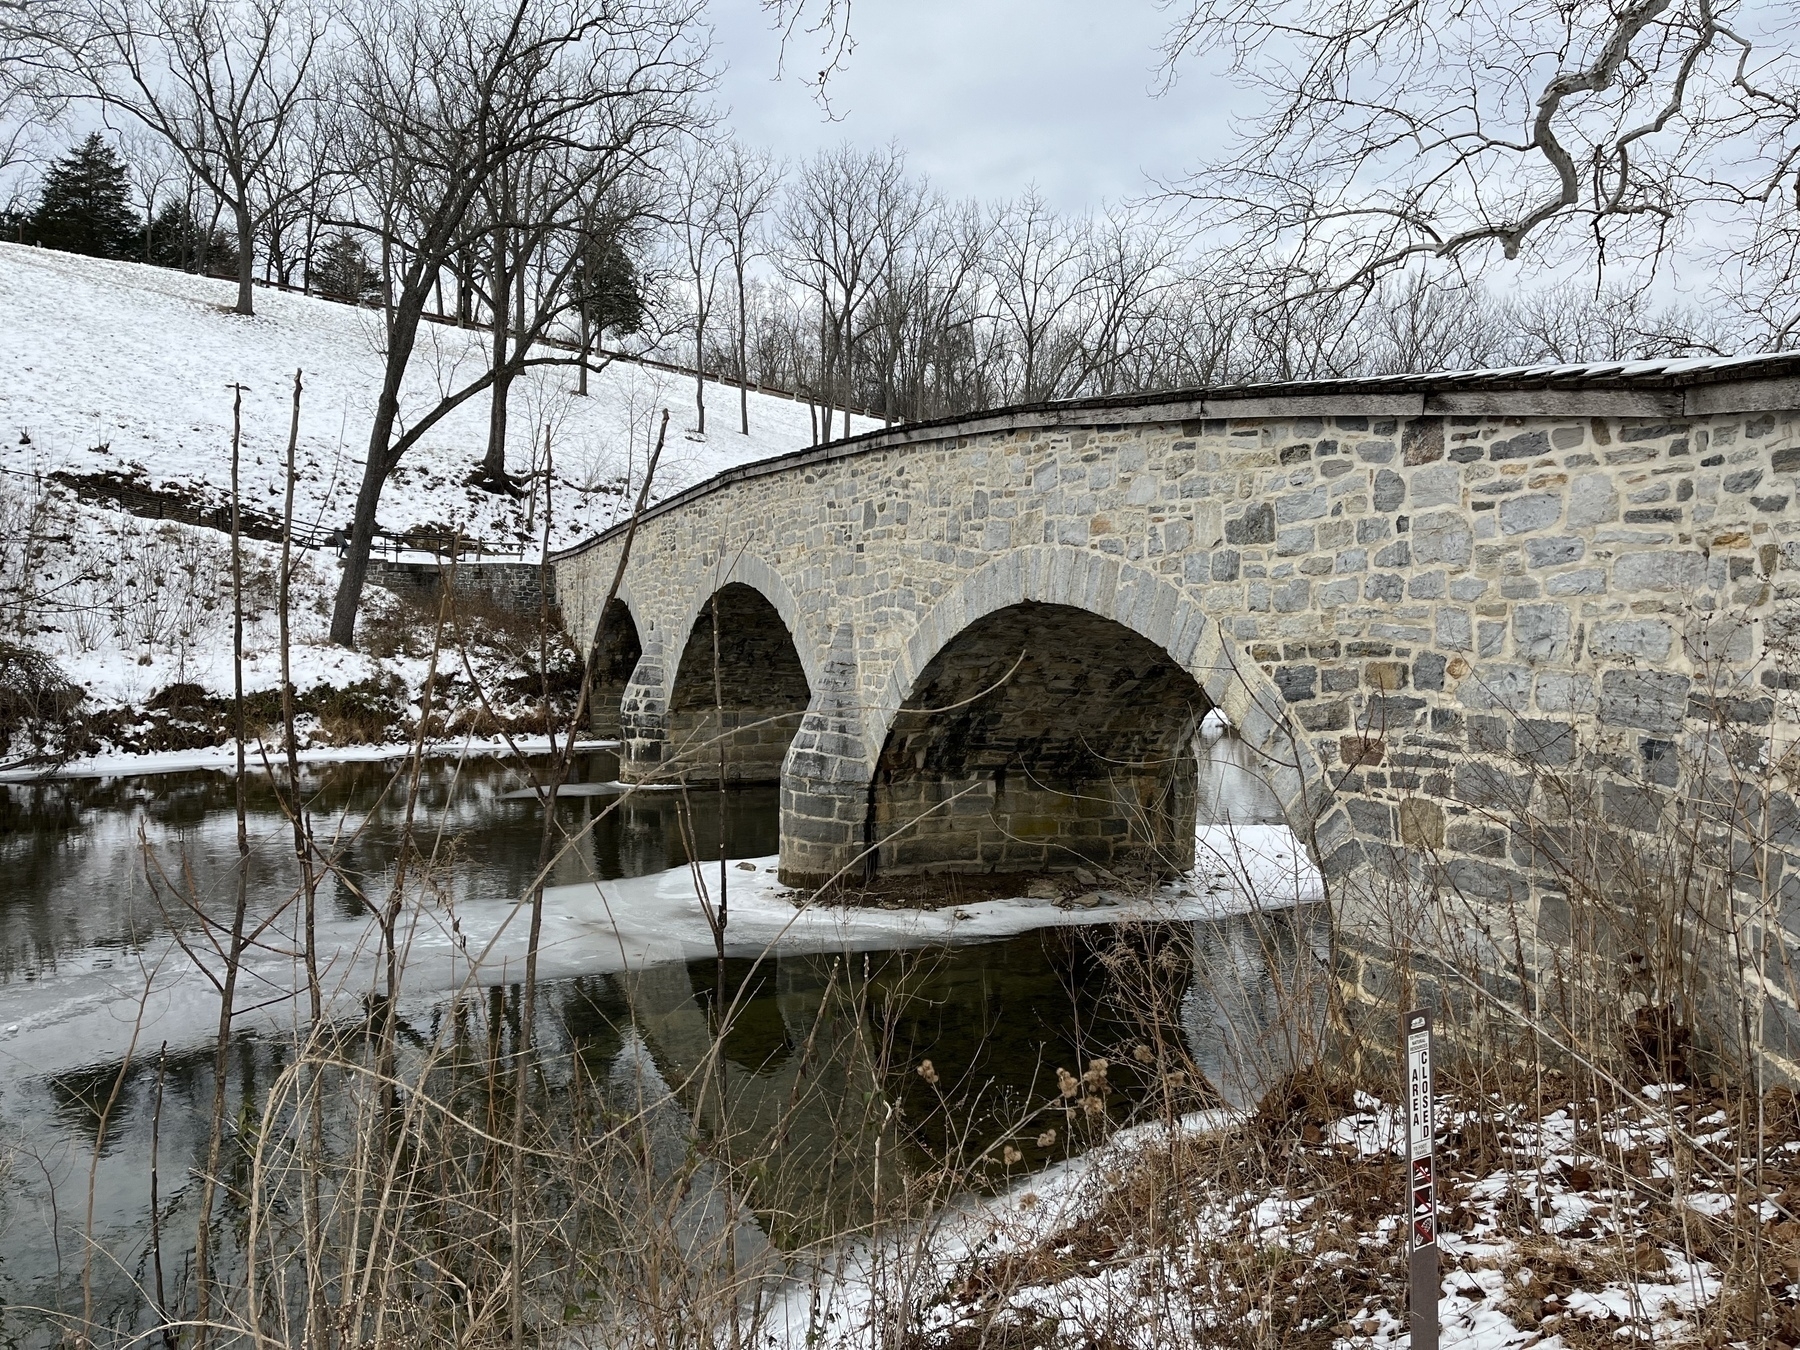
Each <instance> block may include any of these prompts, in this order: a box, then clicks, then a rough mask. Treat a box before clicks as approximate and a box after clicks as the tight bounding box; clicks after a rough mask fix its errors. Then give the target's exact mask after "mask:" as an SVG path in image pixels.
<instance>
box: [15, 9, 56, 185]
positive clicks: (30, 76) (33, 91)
mask: <svg viewBox="0 0 1800 1350" xmlns="http://www.w3.org/2000/svg"><path fill="white" fill-rule="evenodd" d="M59 18H60V16H59V15H57V14H54V13H52V12H51V11H50V10H49V9H48V7H47V6H44V5H38V4H33V3H31V0H0V181H3V180H4V178H5V177H7V176H8V174H7V171H8V170H10V169H13V168H15V167H16V166H19V165H23V164H29V163H31V162H32V161H33V160H34V159H35V158H36V157H37V155H38V153H39V151H40V150H41V149H42V148H43V133H44V131H45V129H46V128H47V127H49V126H50V125H51V124H53V123H54V122H55V121H56V120H57V119H59V118H60V117H61V115H62V113H63V111H64V107H65V105H66V103H67V91H68V86H69V83H70V82H69V80H68V79H67V76H66V71H65V70H64V66H63V63H62V62H61V61H60V60H58V53H59V52H60V50H61V47H62V43H61V41H60V37H61V30H60V24H59V22H58V20H59Z"/></svg>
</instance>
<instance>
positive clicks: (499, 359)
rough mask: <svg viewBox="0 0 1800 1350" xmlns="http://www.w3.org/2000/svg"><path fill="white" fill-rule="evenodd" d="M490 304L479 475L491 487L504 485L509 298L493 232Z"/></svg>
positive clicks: (502, 252) (501, 250) (502, 241)
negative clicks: (489, 378)
mask: <svg viewBox="0 0 1800 1350" xmlns="http://www.w3.org/2000/svg"><path fill="white" fill-rule="evenodd" d="M493 278H494V279H493V301H494V314H493V320H494V370H495V372H496V373H495V376H494V390H493V400H492V402H491V403H490V404H489V405H488V443H487V456H486V458H484V459H483V460H482V461H481V476H482V477H483V478H484V479H486V480H487V481H488V483H490V484H491V485H493V486H494V487H501V486H504V485H505V483H506V396H507V394H508V393H509V392H510V390H511V385H512V380H511V379H510V378H509V377H506V376H502V375H500V374H499V373H498V372H499V371H500V369H501V367H502V366H504V365H505V364H506V340H507V334H508V331H509V315H508V313H507V308H508V302H509V300H510V298H511V296H512V284H511V278H510V277H508V276H507V272H506V231H505V230H504V229H500V230H496V231H495V232H494V255H493Z"/></svg>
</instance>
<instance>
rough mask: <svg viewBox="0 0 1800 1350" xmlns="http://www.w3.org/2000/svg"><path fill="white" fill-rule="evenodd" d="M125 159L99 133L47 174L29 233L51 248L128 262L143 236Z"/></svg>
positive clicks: (60, 161)
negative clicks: (132, 196)
mask: <svg viewBox="0 0 1800 1350" xmlns="http://www.w3.org/2000/svg"><path fill="white" fill-rule="evenodd" d="M139 230H140V224H139V221H138V215H137V212H136V211H135V210H133V209H132V206H131V180H130V177H129V175H128V174H127V172H126V168H125V161H124V160H122V159H120V158H119V156H118V154H117V153H116V152H115V151H114V150H113V148H112V147H111V146H110V145H108V144H107V143H106V142H105V141H104V140H102V139H101V137H100V133H99V132H94V133H93V134H92V135H90V136H89V137H88V138H87V139H86V140H85V141H83V142H82V143H81V144H80V145H78V146H76V147H75V149H74V150H72V151H70V152H69V154H67V155H66V156H64V157H63V158H62V159H59V160H57V161H56V162H55V163H54V164H52V165H51V166H50V170H49V172H48V173H46V174H45V175H44V188H43V193H42V195H41V196H40V197H39V198H38V204H37V209H36V210H35V211H33V212H32V213H31V227H30V233H31V235H32V237H33V238H34V239H36V240H37V242H38V243H40V244H42V245H44V246H45V247H46V248H55V249H61V250H63V252H65V253H86V254H89V255H91V256H93V257H96V258H128V257H131V256H132V253H133V244H134V241H136V240H138V239H139V238H141V237H142V236H141V235H140V233H139Z"/></svg>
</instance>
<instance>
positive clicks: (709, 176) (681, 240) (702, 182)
mask: <svg viewBox="0 0 1800 1350" xmlns="http://www.w3.org/2000/svg"><path fill="white" fill-rule="evenodd" d="M721 155H722V152H721V150H720V148H719V147H718V146H715V145H714V144H712V143H711V142H709V141H704V140H701V141H696V142H694V144H693V145H692V146H690V147H689V149H688V153H687V154H685V155H683V156H682V159H681V163H680V165H679V166H678V167H677V168H676V170H675V173H674V176H673V177H674V182H673V192H674V200H673V203H672V204H673V206H674V209H675V210H674V220H673V221H672V222H671V223H672V225H673V228H674V235H675V241H676V247H677V249H679V251H680V254H681V264H682V281H683V283H684V284H685V286H686V288H687V292H688V306H689V307H688V322H689V325H690V326H691V328H692V331H693V334H694V415H695V422H694V430H695V431H696V432H698V433H699V434H700V435H702V436H704V435H705V434H706V326H707V322H708V320H710V319H711V318H712V311H713V303H714V301H715V299H716V298H717V296H718V290H719V268H720V267H721V266H723V265H724V263H725V255H726V241H725V229H724V223H725V222H724V219H723V212H722V210H721V207H720V202H719V198H720V193H721V191H722V172H723V164H722V159H721Z"/></svg>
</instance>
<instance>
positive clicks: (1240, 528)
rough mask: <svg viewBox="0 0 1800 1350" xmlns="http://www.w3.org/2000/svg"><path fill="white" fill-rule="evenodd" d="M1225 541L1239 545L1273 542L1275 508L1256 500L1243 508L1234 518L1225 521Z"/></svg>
mask: <svg viewBox="0 0 1800 1350" xmlns="http://www.w3.org/2000/svg"><path fill="white" fill-rule="evenodd" d="M1225 542H1226V543H1228V544H1236V545H1239V546H1242V545H1246V544H1272V543H1274V542H1275V508H1274V507H1273V506H1272V505H1270V504H1269V503H1268V502H1258V503H1256V504H1255V505H1253V506H1250V507H1248V508H1246V509H1245V511H1244V514H1243V515H1241V516H1239V517H1238V518H1237V519H1236V520H1227V521H1226V522H1225Z"/></svg>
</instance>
